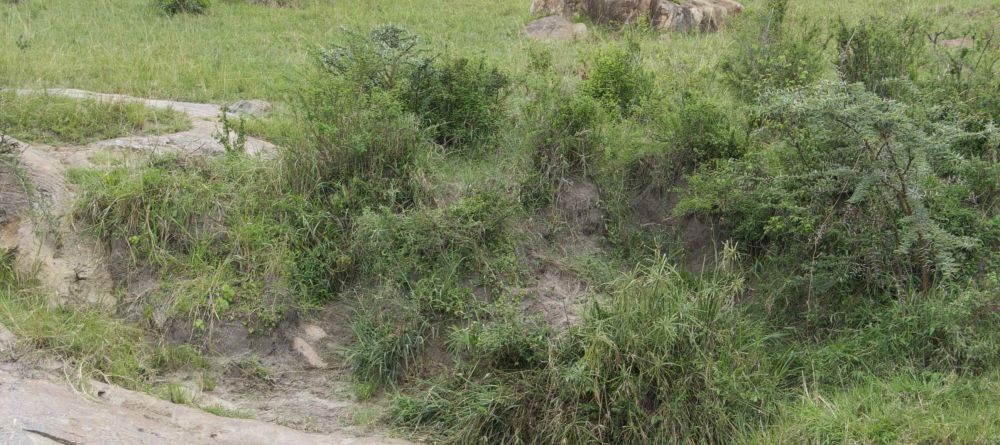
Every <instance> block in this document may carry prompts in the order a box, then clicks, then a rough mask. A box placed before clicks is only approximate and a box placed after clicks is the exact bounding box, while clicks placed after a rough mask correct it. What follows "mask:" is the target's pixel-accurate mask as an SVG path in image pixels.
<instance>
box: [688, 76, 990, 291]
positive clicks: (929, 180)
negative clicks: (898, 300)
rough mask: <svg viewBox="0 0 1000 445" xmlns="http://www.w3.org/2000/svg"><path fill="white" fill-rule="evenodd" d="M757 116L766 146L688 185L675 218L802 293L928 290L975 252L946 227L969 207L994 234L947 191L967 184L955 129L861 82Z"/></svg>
mask: <svg viewBox="0 0 1000 445" xmlns="http://www.w3.org/2000/svg"><path fill="white" fill-rule="evenodd" d="M760 112H761V115H760V118H761V119H762V120H763V121H764V122H765V129H766V132H767V133H768V134H769V135H770V136H771V137H773V139H771V140H769V142H770V143H771V145H770V146H769V147H768V148H766V149H764V150H763V151H760V152H758V153H755V155H754V156H752V157H751V158H749V159H746V160H745V161H734V162H729V163H724V164H722V165H720V166H719V167H718V168H716V169H711V168H706V169H702V170H701V171H700V172H699V173H696V174H695V175H693V176H692V178H691V187H690V189H689V196H688V197H686V198H685V199H684V200H683V201H682V202H681V204H680V205H679V206H678V208H677V212H678V213H689V214H691V213H702V214H710V215H714V216H718V217H720V218H721V220H722V222H723V224H724V225H725V226H726V227H728V230H729V231H730V233H731V235H732V236H734V237H735V238H737V239H738V240H739V241H740V242H741V243H744V245H748V246H757V247H761V248H767V249H768V250H767V251H768V252H770V253H772V254H773V255H774V257H775V258H786V259H789V264H788V265H789V266H790V267H792V268H794V269H796V272H795V274H794V277H796V278H794V279H793V282H796V284H797V285H798V286H801V287H800V289H802V290H804V291H805V292H806V294H807V295H809V296H812V295H845V294H849V293H851V292H862V293H864V292H865V291H868V292H875V293H878V292H883V291H888V292H890V293H896V294H897V295H904V294H905V293H906V290H907V289H908V288H910V287H916V288H919V289H922V290H923V291H924V292H927V291H929V290H930V287H931V284H932V283H933V282H935V281H936V280H941V279H948V278H954V277H956V276H959V275H961V274H962V271H963V265H964V264H965V262H966V261H967V260H969V259H970V258H972V256H971V254H972V253H973V252H976V251H977V249H980V248H982V247H983V244H982V239H981V238H978V236H979V235H978V234H977V233H976V232H975V231H974V230H956V228H955V227H954V226H951V225H950V224H949V223H948V222H947V218H946V217H945V216H946V215H947V214H949V213H952V212H958V211H960V209H965V210H966V211H968V212H971V213H970V215H978V216H972V217H971V219H970V220H968V223H970V224H972V225H973V227H977V228H981V229H984V230H982V232H984V233H990V232H991V231H990V230H988V225H989V224H990V222H989V220H988V219H987V218H988V217H986V216H985V215H984V214H983V213H982V211H981V210H977V207H976V204H975V203H971V202H969V201H967V200H964V199H962V198H960V197H959V196H958V194H950V193H945V190H947V189H948V188H949V187H950V185H951V184H956V183H961V182H963V178H961V177H960V176H957V174H958V171H956V170H955V169H954V168H955V167H956V166H957V165H961V164H963V161H962V160H961V158H960V157H957V156H956V154H955V153H954V152H953V145H952V144H953V142H954V141H955V140H956V138H957V137H959V136H960V135H961V134H962V132H961V131H960V130H959V129H957V128H955V127H954V126H951V125H947V124H944V123H939V124H933V123H930V122H927V121H924V120H922V118H921V117H920V116H913V115H912V113H911V112H910V110H909V109H908V108H907V107H906V106H905V105H903V104H902V103H899V102H895V101H890V100H885V99H882V98H880V97H878V96H876V95H874V94H872V93H869V92H866V91H864V89H863V85H861V84H855V85H840V84H834V83H824V84H822V85H820V86H818V87H815V88H807V89H803V90H799V91H795V92H789V93H785V94H782V95H777V96H775V97H773V98H772V99H771V101H770V103H769V104H768V105H766V106H764V107H763V108H761V109H760ZM987 249H989V248H987Z"/></svg>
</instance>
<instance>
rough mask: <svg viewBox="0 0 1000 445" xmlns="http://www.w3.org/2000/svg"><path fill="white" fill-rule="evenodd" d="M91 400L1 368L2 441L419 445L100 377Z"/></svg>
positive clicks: (65, 387) (13, 443)
mask: <svg viewBox="0 0 1000 445" xmlns="http://www.w3.org/2000/svg"><path fill="white" fill-rule="evenodd" d="M91 390H92V391H91V394H89V395H90V396H91V397H90V398H88V397H86V396H84V395H81V394H79V393H77V392H75V391H74V390H73V389H72V388H70V387H69V386H68V385H66V384H59V383H55V382H51V381H48V380H40V379H30V378H21V377H19V376H18V375H17V374H16V373H15V372H10V371H8V370H4V369H0V443H3V444H11V445H27V444H38V443H72V444H105V443H106V444H117V445H131V444H136V445H138V444H145V445H172V444H185V445H200V444H214V445H274V444H297V445H413V444H412V443H410V442H407V441H404V440H397V439H390V438H385V437H352V436H348V435H344V434H312V433H306V432H302V431H296V430H293V429H291V428H286V427H283V426H279V425H273V424H270V423H266V422H261V421H257V420H250V419H231V418H227V417H219V416H215V415H213V414H209V413H206V412H204V411H201V410H199V409H196V408H192V407H189V406H184V405H175V404H173V403H170V402H167V401H164V400H159V399H156V398H154V397H151V396H148V395H145V394H140V393H137V392H134V391H129V390H126V389H122V388H119V387H116V386H112V385H105V384H102V383H98V382H92V383H91Z"/></svg>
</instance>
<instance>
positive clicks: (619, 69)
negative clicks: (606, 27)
mask: <svg viewBox="0 0 1000 445" xmlns="http://www.w3.org/2000/svg"><path fill="white" fill-rule="evenodd" d="M580 88H581V89H580V91H581V92H582V93H583V94H585V95H587V96H590V97H592V98H594V99H597V100H598V101H599V102H600V103H601V104H603V105H604V106H605V107H606V108H607V109H608V110H609V111H613V112H617V113H621V115H623V116H628V115H631V114H632V113H633V112H635V111H636V110H637V109H638V107H639V105H640V104H642V102H643V101H645V100H646V99H648V98H649V95H650V94H652V92H653V76H652V75H651V74H650V73H649V72H648V71H646V70H645V68H643V66H642V56H641V54H640V52H639V46H638V44H637V43H634V42H632V43H629V44H628V45H627V46H625V47H622V46H610V47H606V48H604V49H603V50H602V51H601V52H600V53H598V55H597V57H596V58H595V59H594V62H593V66H592V67H591V68H590V70H589V71H588V72H587V78H586V79H585V80H584V81H583V84H582V85H581V87H580Z"/></svg>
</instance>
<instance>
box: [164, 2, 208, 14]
mask: <svg viewBox="0 0 1000 445" xmlns="http://www.w3.org/2000/svg"><path fill="white" fill-rule="evenodd" d="M210 5H211V2H210V1H209V0H154V1H153V6H155V7H156V9H159V10H160V11H163V12H164V13H166V14H168V15H174V14H204V13H206V12H208V7H209V6H210Z"/></svg>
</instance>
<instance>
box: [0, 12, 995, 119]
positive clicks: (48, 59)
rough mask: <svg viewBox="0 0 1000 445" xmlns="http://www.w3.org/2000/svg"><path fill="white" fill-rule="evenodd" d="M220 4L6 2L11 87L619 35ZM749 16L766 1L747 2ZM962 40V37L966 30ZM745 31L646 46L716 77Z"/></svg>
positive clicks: (5, 50) (276, 92)
mask: <svg viewBox="0 0 1000 445" xmlns="http://www.w3.org/2000/svg"><path fill="white" fill-rule="evenodd" d="M250 3H252V2H214V4H213V5H212V6H211V7H210V9H209V11H208V13H207V14H204V15H188V14H179V15H176V16H172V17H171V16H165V15H163V14H161V13H159V12H158V11H157V10H156V9H155V8H154V7H153V6H152V4H151V3H150V2H147V1H138V0H50V1H40V0H29V1H23V2H21V4H19V5H8V4H0V86H2V85H8V86H20V87H42V86H58V87H74V88H83V89H91V90H98V91H103V92H110V93H128V94H134V95H139V96H150V97H160V98H174V99H186V100H198V101H223V100H232V99H239V98H263V99H280V98H282V97H283V96H284V94H286V93H289V92H291V87H292V86H293V85H294V82H293V79H294V78H295V77H296V75H297V73H296V72H297V70H299V69H300V68H301V67H302V66H304V65H306V64H308V63H309V60H310V56H309V53H310V51H313V50H315V49H316V48H317V47H319V46H320V45H325V44H327V43H329V42H330V41H331V40H333V39H335V38H337V36H338V35H339V32H340V29H341V28H342V27H346V28H351V29H362V30H364V29H369V28H371V27H372V26H373V25H376V24H380V23H386V22H392V23H398V24H401V25H403V26H405V27H407V28H408V29H410V30H411V31H413V32H415V33H417V34H419V35H422V36H424V37H425V38H426V39H427V40H429V41H430V43H431V44H432V45H433V46H435V47H437V48H439V49H442V50H444V51H446V52H449V53H454V54H456V55H460V56H478V55H482V56H485V57H487V58H488V59H491V60H493V61H494V62H496V63H498V64H499V65H500V66H503V67H505V68H508V69H510V70H512V71H514V72H515V73H520V72H523V71H524V70H525V67H526V65H527V63H528V59H529V58H528V57H526V55H527V53H528V52H529V50H530V49H531V48H536V47H550V48H551V49H552V52H553V54H554V56H555V60H554V61H555V66H556V67H557V68H558V69H559V70H560V71H563V72H567V73H571V72H573V71H576V70H577V69H578V68H579V67H580V65H581V63H580V62H581V60H582V59H583V57H582V56H583V55H585V54H588V53H590V52H592V51H593V50H594V49H595V47H596V46H597V45H599V42H600V41H602V40H605V39H607V38H611V34H613V33H611V32H608V31H602V30H598V31H597V32H596V33H595V37H593V38H592V39H590V40H588V42H585V43H582V44H572V43H561V44H553V45H540V44H536V43H532V42H531V41H529V40H528V39H526V38H524V37H523V36H521V35H520V29H521V27H522V26H523V25H524V24H525V23H527V21H529V20H530V19H531V15H530V13H529V11H528V9H529V5H530V3H531V2H530V1H529V0H504V1H488V0H459V1H455V0H400V1H394V2H383V1H378V0H360V1H349V2H333V1H328V0H299V1H298V2H296V3H297V5H296V7H289V8H270V7H265V6H261V5H254V4H250ZM744 3H745V4H746V6H748V8H753V7H755V6H757V5H759V4H760V3H761V1H760V0H748V1H745V2H744ZM936 6H939V3H938V2H933V1H930V0H892V1H885V2H878V3H873V2H869V1H867V0H845V1H838V2H829V1H826V0H801V1H797V2H793V6H792V14H793V15H794V16H795V17H801V18H809V19H813V20H816V19H817V18H820V17H821V18H822V20H820V21H821V22H822V23H826V22H827V20H829V19H830V18H833V17H837V16H846V17H848V18H859V17H863V16H866V15H868V14H870V13H873V12H883V13H886V14H891V15H901V14H904V13H907V12H916V13H930V12H931V11H933V10H934V8H935V7H936ZM973 8H980V9H982V10H986V11H987V12H986V15H985V16H984V20H988V19H989V17H990V16H989V14H990V12H989V10H988V7H985V6H984V4H983V2H982V1H977V0H956V1H952V2H948V6H947V7H946V8H945V9H944V10H943V11H945V12H944V13H942V14H943V15H944V16H945V17H946V18H947V19H948V20H950V21H951V22H953V23H954V24H956V25H958V26H956V27H955V28H956V29H957V28H959V27H960V26H962V24H963V23H964V22H966V21H968V19H967V18H966V17H965V16H964V15H963V13H964V11H968V10H970V9H973ZM955 32H960V31H955ZM732 38H733V33H732V32H731V31H730V30H723V31H722V32H720V33H717V34H712V35H706V36H701V35H671V36H669V38H666V39H664V40H660V39H657V38H655V37H650V38H648V39H646V40H645V41H644V43H643V46H644V47H645V48H644V49H645V50H647V51H648V52H647V54H650V56H649V61H648V62H649V64H650V66H651V68H652V69H653V70H654V71H657V72H659V73H661V74H662V73H677V74H678V75H681V76H682V77H683V78H692V79H701V78H706V77H707V78H712V77H715V75H716V73H713V72H712V68H713V66H714V62H715V60H716V59H717V58H718V57H719V54H720V53H721V52H722V51H720V49H724V48H726V47H728V46H729V45H730V44H732Z"/></svg>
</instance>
